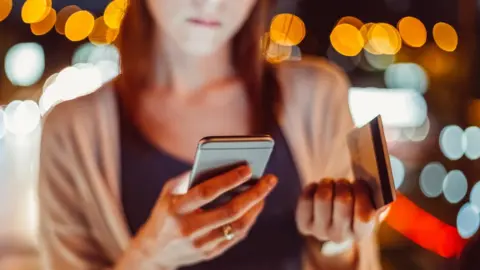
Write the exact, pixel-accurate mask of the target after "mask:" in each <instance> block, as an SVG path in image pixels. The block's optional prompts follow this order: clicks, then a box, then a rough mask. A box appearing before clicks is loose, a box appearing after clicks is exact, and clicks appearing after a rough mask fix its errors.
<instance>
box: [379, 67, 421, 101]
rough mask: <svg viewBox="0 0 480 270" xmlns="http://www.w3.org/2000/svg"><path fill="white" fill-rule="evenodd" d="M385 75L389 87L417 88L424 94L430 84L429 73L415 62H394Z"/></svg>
mask: <svg viewBox="0 0 480 270" xmlns="http://www.w3.org/2000/svg"><path fill="white" fill-rule="evenodd" d="M384 76H385V85H387V87H388V88H401V89H415V90H417V91H418V92H420V93H422V94H424V93H425V92H427V89H428V85H429V79H428V76H427V73H426V72H425V70H424V69H423V68H422V67H421V66H419V65H417V64H415V63H397V64H392V65H390V66H388V68H387V70H386V71H385V75H384Z"/></svg>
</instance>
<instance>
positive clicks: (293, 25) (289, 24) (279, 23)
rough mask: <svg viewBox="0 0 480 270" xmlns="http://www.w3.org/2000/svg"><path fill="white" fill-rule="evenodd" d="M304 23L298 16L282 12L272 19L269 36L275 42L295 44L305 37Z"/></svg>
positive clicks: (285, 44) (288, 44) (287, 44)
mask: <svg viewBox="0 0 480 270" xmlns="http://www.w3.org/2000/svg"><path fill="white" fill-rule="evenodd" d="M305 34H306V29H305V23H304V22H303V21H302V19H300V18H299V17H298V16H295V15H293V14H288V13H283V14H278V15H277V16H275V17H274V18H273V19H272V23H271V25H270V38H271V39H272V41H274V42H275V43H277V44H280V45H284V46H296V45H298V44H300V42H302V41H303V39H304V38H305Z"/></svg>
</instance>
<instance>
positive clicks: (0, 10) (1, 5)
mask: <svg viewBox="0 0 480 270" xmlns="http://www.w3.org/2000/svg"><path fill="white" fill-rule="evenodd" d="M12 7H13V2H12V0H0V22H1V21H3V20H5V19H6V18H7V17H8V15H10V12H11V11H12Z"/></svg>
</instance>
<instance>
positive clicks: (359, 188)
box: [353, 180, 375, 240]
mask: <svg viewBox="0 0 480 270" xmlns="http://www.w3.org/2000/svg"><path fill="white" fill-rule="evenodd" d="M353 192H354V196H355V206H354V208H355V209H354V211H355V214H354V219H353V233H354V236H355V239H357V240H361V239H363V238H364V237H365V236H368V235H370V234H371V233H373V230H374V228H375V209H374V207H373V204H372V200H371V192H370V189H369V187H368V184H367V183H365V182H364V181H360V180H358V181H355V182H354V183H353Z"/></svg>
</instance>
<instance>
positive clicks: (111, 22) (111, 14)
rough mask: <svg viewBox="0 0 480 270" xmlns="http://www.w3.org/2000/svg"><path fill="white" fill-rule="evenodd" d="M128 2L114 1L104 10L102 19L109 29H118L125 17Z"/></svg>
mask: <svg viewBox="0 0 480 270" xmlns="http://www.w3.org/2000/svg"><path fill="white" fill-rule="evenodd" d="M127 4H128V1H125V0H122V1H121V0H115V1H112V2H110V4H108V6H107V7H106V8H105V12H104V14H103V19H104V20H105V23H106V24H107V26H108V27H109V28H111V29H119V28H120V25H121V24H122V21H123V17H124V16H125V12H126V7H127Z"/></svg>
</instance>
